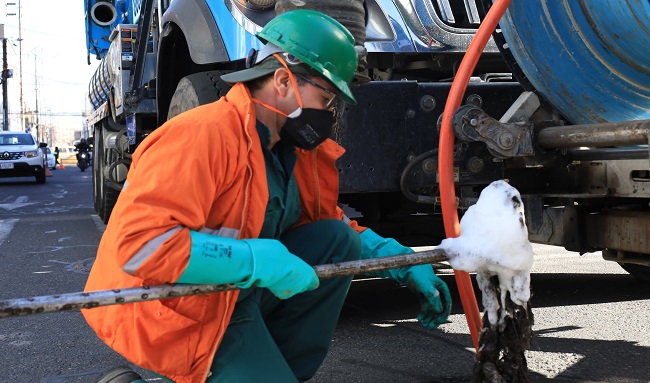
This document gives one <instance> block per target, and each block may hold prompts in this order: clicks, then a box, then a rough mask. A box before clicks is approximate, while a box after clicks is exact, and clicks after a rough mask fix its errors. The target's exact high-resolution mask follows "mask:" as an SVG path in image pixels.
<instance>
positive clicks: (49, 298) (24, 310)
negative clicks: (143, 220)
mask: <svg viewBox="0 0 650 383" xmlns="http://www.w3.org/2000/svg"><path fill="white" fill-rule="evenodd" d="M447 260H449V257H448V256H447V254H446V253H445V252H444V250H439V249H434V250H427V251H420V252H416V253H410V254H400V255H395V256H391V257H382V258H373V259H363V260H359V261H351V262H341V263H332V264H327V265H317V266H314V270H316V274H317V275H318V278H319V279H331V278H334V277H342V276H350V275H355V274H361V273H367V272H373V271H380V270H388V269H396V268H400V267H406V266H414V265H421V264H425V263H435V262H443V261H447ZM236 289H237V287H235V286H234V285H231V284H228V285H189V284H179V285H174V284H163V285H153V286H142V287H131V288H125V289H115V290H100V291H90V292H77V293H68V294H59V295H44V296H39V297H31V298H17V299H7V300H3V301H0V318H9V317H15V316H24V315H31V314H41V313H52V312H58V311H68V310H78V309H92V308H95V307H100V306H110V305H120V304H125V303H134V302H144V301H151V300H157V299H169V298H178V297H184V296H188V295H196V294H208V293H216V292H222V291H227V290H236Z"/></svg>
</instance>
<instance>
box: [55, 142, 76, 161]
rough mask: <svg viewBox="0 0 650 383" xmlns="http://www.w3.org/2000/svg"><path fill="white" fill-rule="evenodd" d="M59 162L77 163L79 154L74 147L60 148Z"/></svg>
mask: <svg viewBox="0 0 650 383" xmlns="http://www.w3.org/2000/svg"><path fill="white" fill-rule="evenodd" d="M59 161H66V162H75V163H76V162H77V152H75V150H74V147H73V146H59Z"/></svg>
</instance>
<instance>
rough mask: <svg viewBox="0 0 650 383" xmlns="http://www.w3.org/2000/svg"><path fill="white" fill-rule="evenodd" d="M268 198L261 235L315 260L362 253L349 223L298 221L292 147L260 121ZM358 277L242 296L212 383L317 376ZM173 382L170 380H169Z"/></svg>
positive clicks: (270, 382)
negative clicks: (273, 139) (298, 290)
mask: <svg viewBox="0 0 650 383" xmlns="http://www.w3.org/2000/svg"><path fill="white" fill-rule="evenodd" d="M257 131H258V133H259V135H260V139H261V142H262V148H263V151H264V160H265V163H266V176H267V179H268V184H269V202H268V205H267V208H266V214H265V216H264V225H263V227H262V231H261V233H260V238H274V239H279V240H280V242H282V243H283V244H284V245H285V246H286V247H287V248H288V249H289V251H290V252H291V253H293V254H295V255H297V256H299V257H300V258H301V259H303V260H304V261H305V262H307V263H308V264H310V265H321V264H326V263H337V262H346V261H352V260H358V259H359V258H360V257H361V242H360V240H359V234H358V233H357V232H356V231H354V230H353V229H352V228H350V227H349V226H348V225H347V224H346V223H344V222H342V221H338V220H324V221H318V222H314V223H311V224H306V225H302V226H300V227H297V228H295V229H290V228H291V226H293V224H294V223H295V222H296V221H297V220H298V216H299V214H300V196H299V192H298V186H297V184H296V180H295V177H294V176H293V168H294V166H295V164H296V154H295V152H294V149H293V147H288V146H285V145H283V144H282V141H280V142H278V143H277V144H276V145H275V146H274V148H273V150H272V151H271V150H269V149H268V145H269V142H270V132H269V129H268V128H267V127H266V126H265V125H263V124H261V123H260V122H259V121H258V122H257ZM351 281H352V277H343V278H334V279H330V280H326V281H321V283H320V286H319V287H318V289H316V290H313V291H308V292H305V293H302V294H298V295H296V296H294V297H292V298H289V299H286V300H280V299H278V298H276V297H275V296H274V295H273V294H272V293H271V292H270V291H269V290H268V289H265V288H249V289H245V290H242V291H241V292H240V294H239V298H238V300H237V304H236V306H235V310H234V312H233V314H232V318H231V320H230V323H229V324H228V328H227V329H226V333H225V335H224V338H223V341H222V342H221V345H220V346H219V348H218V350H217V353H216V355H215V358H214V362H213V363H212V367H211V375H210V377H209V378H208V380H207V382H208V383H262V382H264V383H275V382H278V383H291V382H303V381H306V380H308V379H310V378H311V377H312V376H313V375H314V374H315V373H316V371H317V370H318V368H319V367H320V365H321V363H322V362H323V360H324V359H325V356H326V355H327V352H328V350H329V346H330V343H331V340H332V336H333V334H334V329H335V327H336V323H337V321H338V317H339V314H340V312H341V308H342V307H343V301H344V300H345V296H346V295H347V292H348V288H349V286H350V283H351ZM167 381H169V380H167Z"/></svg>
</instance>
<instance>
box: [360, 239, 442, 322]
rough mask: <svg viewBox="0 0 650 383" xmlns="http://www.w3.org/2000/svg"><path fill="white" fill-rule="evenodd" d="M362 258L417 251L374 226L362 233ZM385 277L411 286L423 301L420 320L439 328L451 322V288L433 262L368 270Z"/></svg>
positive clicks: (421, 301)
mask: <svg viewBox="0 0 650 383" xmlns="http://www.w3.org/2000/svg"><path fill="white" fill-rule="evenodd" d="M360 237H361V259H370V258H380V257H387V256H391V255H397V254H407V253H413V249H411V248H410V247H406V246H402V245H401V244H400V243H399V242H397V241H396V240H394V239H392V238H384V237H382V236H380V235H379V234H377V233H375V232H374V231H372V230H370V229H366V230H365V231H364V232H362V233H361V235H360ZM367 275H370V276H374V277H381V278H391V279H393V280H395V281H397V282H398V283H401V284H403V285H406V286H408V288H409V289H410V290H411V291H412V292H413V293H414V294H415V295H416V296H417V297H418V300H419V301H420V314H419V315H418V320H419V321H420V323H421V324H422V326H424V327H426V328H428V329H432V330H433V329H436V328H438V326H440V325H441V324H443V323H445V322H446V321H447V318H448V317H449V313H450V312H451V295H450V294H449V287H447V284H446V283H445V282H444V281H443V280H442V279H440V277H438V276H437V275H436V274H435V273H434V271H433V267H431V265H417V266H410V267H403V268H400V269H391V270H384V271H377V272H372V273H367Z"/></svg>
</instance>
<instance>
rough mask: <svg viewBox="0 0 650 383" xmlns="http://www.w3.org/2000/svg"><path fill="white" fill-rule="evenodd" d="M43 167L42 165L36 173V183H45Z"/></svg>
mask: <svg viewBox="0 0 650 383" xmlns="http://www.w3.org/2000/svg"><path fill="white" fill-rule="evenodd" d="M45 180H46V178H45V167H43V168H42V169H41V170H39V171H38V173H36V183H37V184H44V183H45Z"/></svg>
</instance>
